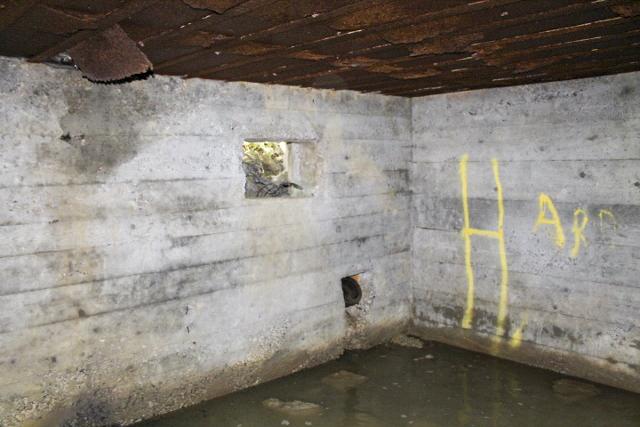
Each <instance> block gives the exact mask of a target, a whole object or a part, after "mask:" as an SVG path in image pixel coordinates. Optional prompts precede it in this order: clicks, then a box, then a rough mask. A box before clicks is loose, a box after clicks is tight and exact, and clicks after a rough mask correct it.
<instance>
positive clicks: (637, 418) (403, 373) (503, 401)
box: [138, 343, 640, 427]
mask: <svg viewBox="0 0 640 427" xmlns="http://www.w3.org/2000/svg"><path fill="white" fill-rule="evenodd" d="M427 356H432V357H427ZM341 371H346V372H347V374H344V373H343V374H342V376H340V377H339V378H337V377H336V374H338V373H340V372H341ZM348 373H354V374H357V375H360V376H364V377H366V380H362V379H361V378H360V379H359V378H358V377H357V376H351V377H350V376H349V375H348ZM563 378H565V377H564V376H562V375H560V374H556V373H552V372H548V371H544V370H540V369H535V368H531V367H527V366H523V365H519V364H516V363H512V362H507V361H503V360H499V359H495V358H492V357H490V356H485V355H481V354H477V353H472V352H468V351H464V350H460V349H456V348H453V347H449V346H445V345H441V344H437V343H427V346H426V347H425V348H423V349H416V348H404V347H398V346H392V347H378V348H375V349H372V350H369V351H365V352H350V353H347V354H345V356H343V357H342V358H341V359H340V360H337V361H334V362H331V363H328V364H325V365H323V366H320V367H317V368H314V369H311V370H307V371H303V372H299V373H297V374H295V375H292V376H290V377H287V378H282V379H280V380H276V381H272V382H270V383H267V384H263V385H261V386H258V387H255V388H252V389H248V390H244V391H241V392H239V393H235V394H233V395H229V396H224V397H222V398H219V399H216V400H213V401H210V402H206V403H203V404H201V405H198V406H196V407H193V408H190V409H188V410H184V411H179V412H176V413H173V414H170V415H168V416H165V417H162V418H160V419H156V420H151V421H147V422H144V423H140V424H139V425H138V427H187V426H188V427H238V426H241V427H271V426H274V427H275V426H283V425H288V426H291V427H297V426H300V427H307V426H313V427H322V426H326V427H336V426H341V427H360V426H363V427H364V426H366V427H395V426H410V427H452V426H453V427H455V426H460V427H484V426H487V427H512V426H517V427H534V426H535V427H538V426H545V427H556V426H557V427H567V426H581V427H605V426H607V427H608V426H616V427H627V426H628V427H638V426H640V395H638V394H634V393H628V392H624V391H622V390H618V389H614V388H610V387H606V386H602V385H597V388H598V391H599V394H597V395H593V394H583V395H579V394H576V395H575V396H574V399H566V397H563V396H561V395H559V394H558V393H557V387H556V392H554V388H553V386H554V383H557V381H558V380H561V379H563ZM349 381H355V382H354V383H353V384H351V383H350V382H349ZM569 392H571V391H570V390H569ZM268 398H277V399H280V400H282V401H289V402H290V401H294V400H300V401H303V402H310V403H316V404H319V405H321V406H322V408H323V409H322V411H321V412H319V413H313V414H309V413H306V414H299V415H296V414H295V413H294V414H288V413H282V412H277V411H273V410H270V409H267V408H265V407H263V406H262V404H261V402H262V401H263V400H265V399H268Z"/></svg>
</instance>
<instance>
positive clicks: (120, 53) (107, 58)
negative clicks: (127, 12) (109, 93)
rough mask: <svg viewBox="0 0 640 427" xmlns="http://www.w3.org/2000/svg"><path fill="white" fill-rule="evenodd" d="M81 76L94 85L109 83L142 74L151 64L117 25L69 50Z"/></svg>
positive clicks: (149, 68) (151, 66)
mask: <svg viewBox="0 0 640 427" xmlns="http://www.w3.org/2000/svg"><path fill="white" fill-rule="evenodd" d="M68 52H69V55H71V58H73V61H74V62H75V64H76V66H77V67H78V68H79V69H80V70H81V71H82V75H83V76H85V77H87V78H88V79H89V80H92V81H97V82H112V81H118V80H124V79H127V78H130V77H132V76H134V75H136V74H144V73H147V72H149V71H150V70H152V69H153V64H152V63H151V61H149V58H147V57H146V55H145V54H144V53H142V51H141V50H140V49H139V48H138V46H136V44H135V42H134V41H133V40H131V39H130V38H129V36H127V33H125V32H124V30H123V29H122V28H120V26H119V25H114V26H113V27H111V28H108V29H106V30H104V31H102V32H100V33H97V34H95V35H94V36H93V37H90V38H88V39H86V40H83V41H82V42H80V43H78V44H77V45H75V46H73V47H72V48H70V49H69V51H68Z"/></svg>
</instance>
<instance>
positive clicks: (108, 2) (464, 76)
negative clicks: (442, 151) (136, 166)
mask: <svg viewBox="0 0 640 427" xmlns="http://www.w3.org/2000/svg"><path fill="white" fill-rule="evenodd" d="M116 25H118V26H119V27H118V28H120V30H119V31H122V34H120V35H119V36H118V37H119V40H120V41H121V42H123V43H124V40H125V38H126V40H128V42H130V44H129V45H128V46H129V48H130V49H131V50H130V51H131V52H133V51H139V54H140V55H142V56H135V55H133V54H132V55H133V56H131V55H130V56H129V58H130V59H127V58H125V57H121V58H119V59H118V60H117V61H115V62H114V63H112V64H108V63H104V64H102V65H99V64H100V62H99V61H98V60H97V59H96V58H94V57H99V56H100V55H102V56H105V54H104V50H105V49H104V48H103V47H101V46H100V43H101V42H98V43H97V44H96V45H91V43H95V42H96V40H103V42H104V41H105V40H107V41H108V40H109V37H110V36H109V32H110V31H113V30H112V29H113V28H114V26H116ZM128 42H127V43H128ZM105 43H107V42H104V43H103V44H105ZM107 44H108V43H107ZM83 46H84V49H82V47H83ZM87 46H90V47H89V48H87ZM131 46H133V48H132V47H131ZM134 48H135V49H134ZM81 51H83V52H82V53H79V52H81ZM64 52H66V53H67V54H69V55H71V57H72V58H73V59H75V62H76V64H77V65H80V63H84V66H83V67H84V68H85V70H84V71H85V72H86V67H87V65H86V64H87V61H89V62H93V63H95V64H98V65H94V67H97V68H95V69H92V71H90V72H89V73H91V75H93V76H94V77H96V76H101V78H102V77H104V76H107V77H108V76H109V75H110V74H114V75H115V74H117V75H118V76H121V75H122V72H123V70H134V71H135V70H137V69H140V68H144V67H151V65H152V66H153V68H154V69H155V72H156V73H159V74H168V75H180V76H185V77H187V78H192V77H201V78H208V79H219V80H229V81H252V82H260V83H272V84H286V85H296V86H305V87H320V88H328V89H336V90H339V89H352V90H357V91H362V92H378V93H383V94H388V95H398V96H407V97H413V96H424V95H430V94H435V93H442V92H455V91H461V90H469V89H478V88H488V87H497V86H507V85H516V84H525V83H538V82H545V81H554V80H565V79H573V78H580V77H590V76H598V75H606V74H614V73H622V72H629V71H638V70H640V1H639V0H593V1H571V0H536V1H529V0H480V1H472V0H467V1H463V0H439V1H433V2H428V1H424V0H359V1H357V0H83V1H82V2H79V1H77V0H0V55H3V56H12V57H23V58H27V59H28V60H29V61H31V62H44V61H47V60H49V59H50V58H52V57H54V56H56V55H57V54H60V53H64ZM101 52H102V53H101ZM110 55H112V57H113V55H114V53H111V54H110ZM131 58H133V59H131ZM145 58H148V62H146V60H145ZM136 64H137V68H136ZM114 70H115V71H117V72H115V73H114ZM89 73H87V74H89Z"/></svg>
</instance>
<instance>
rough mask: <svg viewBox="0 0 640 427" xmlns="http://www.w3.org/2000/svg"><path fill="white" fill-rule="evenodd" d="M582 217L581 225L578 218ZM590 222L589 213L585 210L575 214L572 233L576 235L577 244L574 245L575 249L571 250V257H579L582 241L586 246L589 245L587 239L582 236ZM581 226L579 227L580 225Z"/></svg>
mask: <svg viewBox="0 0 640 427" xmlns="http://www.w3.org/2000/svg"><path fill="white" fill-rule="evenodd" d="M580 215H582V224H579V220H578V217H579V216H580ZM588 222H589V217H587V213H586V212H585V211H584V210H583V209H577V210H576V211H575V212H574V213H573V227H571V231H572V232H573V234H574V235H575V243H574V245H573V249H572V250H571V257H572V258H575V257H576V256H577V255H578V251H579V250H580V241H583V242H584V244H585V245H586V244H587V239H585V237H584V236H583V235H582V232H583V231H584V228H585V227H586V226H587V223H588ZM578 224H579V225H578Z"/></svg>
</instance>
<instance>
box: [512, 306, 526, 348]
mask: <svg viewBox="0 0 640 427" xmlns="http://www.w3.org/2000/svg"><path fill="white" fill-rule="evenodd" d="M528 321H529V313H528V312H525V313H524V315H523V316H522V320H521V321H520V324H519V325H518V327H517V328H516V330H515V331H514V332H513V335H512V336H511V340H510V341H509V345H510V346H511V348H518V347H520V344H522V330H523V329H524V327H525V326H527V322H528Z"/></svg>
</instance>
